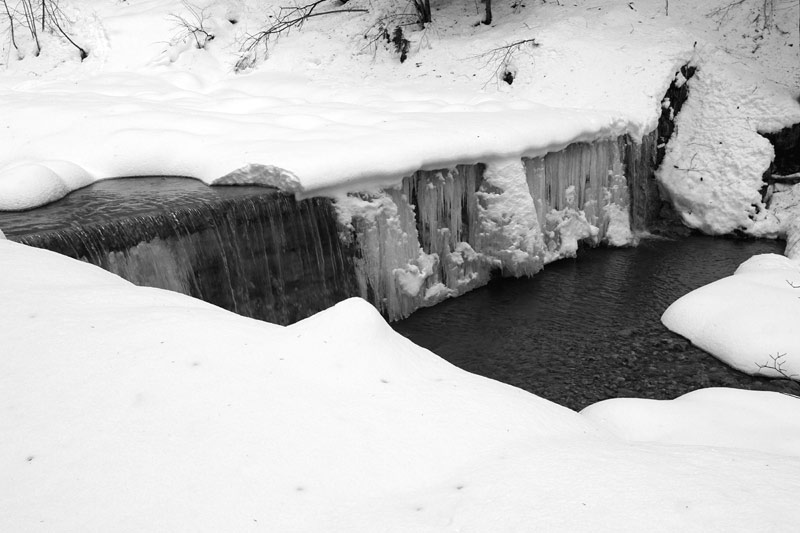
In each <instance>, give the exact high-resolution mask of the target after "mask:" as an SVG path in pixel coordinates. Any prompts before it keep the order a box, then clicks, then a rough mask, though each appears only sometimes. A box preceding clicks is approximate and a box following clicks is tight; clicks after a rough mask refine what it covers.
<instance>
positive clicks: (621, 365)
mask: <svg viewBox="0 0 800 533" xmlns="http://www.w3.org/2000/svg"><path fill="white" fill-rule="evenodd" d="M782 251H783V243H782V242H776V241H742V240H733V239H721V238H711V237H702V236H691V237H688V238H681V239H676V240H672V239H662V238H650V239H643V240H642V241H641V242H640V244H639V246H638V247H636V248H625V249H593V250H584V251H582V252H581V253H580V254H579V256H578V258H577V259H574V260H561V261H558V262H556V263H551V264H549V265H547V267H546V268H545V269H544V270H543V271H542V272H539V273H538V274H536V275H535V276H534V277H532V278H526V279H507V278H506V279H496V280H493V281H492V282H490V283H489V285H487V286H486V287H483V288H481V289H478V290H475V291H472V292H470V293H468V294H465V295H463V296H461V297H459V298H456V299H452V300H447V301H445V302H443V303H441V304H439V305H437V306H435V307H431V308H427V309H421V310H419V311H417V312H416V313H414V314H413V315H412V316H411V317H410V318H407V319H405V320H403V321H400V322H396V323H394V324H393V326H394V328H395V330H396V331H398V332H399V333H401V334H403V335H405V336H406V337H408V338H409V339H411V340H412V341H414V342H415V343H416V344H418V345H420V346H424V347H425V348H428V349H430V350H431V351H433V352H435V353H436V354H438V355H439V356H441V357H443V358H444V359H446V360H448V361H450V362H451V363H453V364H454V365H456V366H459V367H461V368H463V369H465V370H468V371H470V372H473V373H475V374H480V375H483V376H487V377H490V378H493V379H496V380H498V381H502V382H504V383H509V384H511V385H514V386H516V387H520V388H522V389H525V390H527V391H530V392H532V393H534V394H537V395H539V396H542V397H544V398H547V399H549V400H552V401H554V402H556V403H559V404H561V405H565V406H567V407H570V408H572V409H582V408H583V407H586V406H587V405H589V404H592V403H594V402H597V401H600V400H604V399H607V398H613V397H642V398H652V399H671V398H675V397H677V396H680V395H681V394H684V393H686V392H689V391H692V390H695V389H698V388H703V387H715V386H722V387H738V388H747V389H764V390H781V391H784V392H796V389H793V385H792V384H791V383H789V382H785V381H783V382H782V381H771V380H768V379H763V378H753V377H751V376H748V375H746V374H743V373H740V372H738V371H735V370H733V369H731V368H730V367H728V366H727V365H726V364H724V363H722V362H721V361H718V360H717V359H715V358H714V357H712V356H711V355H709V354H707V353H706V352H704V351H702V350H700V349H699V348H696V347H694V346H692V345H691V344H690V343H689V342H688V341H687V340H685V339H683V338H682V337H680V336H679V335H676V334H674V333H672V332H670V331H669V330H667V328H666V327H664V326H663V325H662V324H661V321H660V317H661V314H662V313H663V312H664V310H665V309H666V308H667V307H668V306H669V305H670V304H671V303H672V302H674V301H675V300H677V299H678V298H679V297H681V296H683V295H684V294H686V293H688V292H690V291H692V290H694V289H696V288H698V287H700V286H702V285H705V284H708V283H711V282H713V281H715V280H717V279H720V278H722V277H724V276H728V275H730V274H733V272H734V270H736V267H738V266H739V264H740V263H742V262H744V261H745V260H746V259H748V258H749V257H751V256H752V255H754V254H762V253H778V254H779V253H781V252H782ZM743 312H747V310H743ZM764 355H765V354H753V357H754V358H755V359H758V358H759V357H761V356H764Z"/></svg>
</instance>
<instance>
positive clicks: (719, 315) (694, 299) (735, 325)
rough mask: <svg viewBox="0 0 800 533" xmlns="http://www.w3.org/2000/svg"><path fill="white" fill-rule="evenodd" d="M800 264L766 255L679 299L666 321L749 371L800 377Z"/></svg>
mask: <svg viewBox="0 0 800 533" xmlns="http://www.w3.org/2000/svg"><path fill="white" fill-rule="evenodd" d="M799 320H800V262H798V261H797V260H794V261H793V260H791V259H789V258H787V257H784V256H781V255H776V254H762V255H756V256H754V257H751V258H750V259H748V260H747V261H745V262H744V263H742V264H741V265H740V266H739V268H738V269H736V272H735V273H734V274H733V275H732V276H728V277H726V278H723V279H721V280H718V281H715V282H714V283H711V284H709V285H706V286H704V287H701V288H699V289H697V290H695V291H692V292H690V293H689V294H687V295H685V296H683V297H682V298H680V299H678V300H677V301H676V302H675V303H673V304H672V305H671V306H670V307H669V308H667V310H666V311H665V312H664V314H663V316H662V317H661V321H662V322H663V323H664V325H665V326H667V327H668V328H669V329H671V330H672V331H674V332H676V333H679V334H681V335H683V336H684V337H686V338H688V339H689V340H690V341H692V343H693V344H695V345H697V346H699V347H700V348H702V349H703V350H705V351H707V352H709V353H711V354H712V355H715V356H716V357H718V358H720V359H722V360H723V361H725V362H726V363H728V364H730V365H731V366H733V367H734V368H736V369H738V370H741V371H742V372H746V373H748V374H762V375H765V376H769V377H783V378H792V379H796V380H800V328H799V327H798V324H799V323H800V322H798V321H799Z"/></svg>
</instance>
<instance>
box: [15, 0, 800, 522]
mask: <svg viewBox="0 0 800 533" xmlns="http://www.w3.org/2000/svg"><path fill="white" fill-rule="evenodd" d="M8 5H9V7H10V8H12V9H14V8H15V6H18V4H15V2H14V1H9V2H8ZM277 5H281V4H280V3H273V2H256V1H254V0H253V1H241V2H240V1H233V0H231V1H218V2H198V3H197V4H190V5H187V4H182V3H181V2H178V1H173V0H145V1H137V0H127V1H116V0H105V1H100V0H72V1H66V0H62V2H60V7H61V9H62V10H63V13H64V17H65V19H64V20H67V21H68V24H67V26H68V32H69V34H70V35H71V36H72V37H73V39H75V40H76V42H78V43H79V44H80V45H81V46H84V47H85V48H86V49H87V50H88V52H89V54H88V57H87V58H86V59H85V60H84V61H80V58H79V55H78V52H77V49H76V48H74V47H72V46H71V45H69V44H68V43H66V42H65V41H64V39H62V38H60V37H57V36H56V35H51V34H49V33H48V32H44V33H43V34H41V35H40V43H41V53H40V54H39V55H38V56H36V55H35V54H34V53H33V44H32V43H31V42H30V39H29V35H28V34H26V31H25V29H24V28H21V27H20V26H19V25H17V26H16V32H15V42H16V44H17V48H15V47H14V46H13V45H12V42H11V36H10V32H9V31H8V28H7V26H4V25H6V24H7V19H6V18H4V16H3V14H4V9H5V8H4V5H0V37H2V39H1V40H0V52H2V53H0V209H7V210H8V209H23V208H30V207H34V206H37V205H41V204H43V203H47V202H49V201H53V200H55V199H57V198H59V197H62V196H63V195H65V194H67V193H68V192H69V191H71V190H74V189H76V188H79V187H82V186H85V185H86V184H88V183H91V182H93V181H95V180H98V179H105V178H113V177H122V176H140V175H181V176H190V177H194V178H197V179H201V180H203V181H205V182H207V183H214V182H215V181H217V182H218V181H252V182H257V183H265V184H275V185H278V186H281V187H283V188H285V189H287V190H291V191H295V192H297V193H298V195H300V196H303V195H313V194H317V193H322V192H324V193H327V194H336V193H341V192H343V191H345V190H361V189H366V188H370V187H375V186H378V185H383V186H386V185H390V184H393V183H397V182H398V181H399V180H400V179H401V178H402V177H403V176H404V175H407V174H408V173H410V172H412V171H414V170H417V169H420V168H441V167H443V166H447V165H450V164H454V163H469V162H477V161H481V162H485V163H489V164H491V163H492V162H495V161H504V160H508V159H509V158H519V157H521V156H535V155H541V154H543V153H545V152H547V151H552V150H558V149H560V148H562V147H564V146H566V145H567V144H569V143H571V142H574V141H579V140H594V139H602V138H610V137H615V136H617V135H620V134H623V133H630V134H631V135H633V136H634V137H637V138H638V137H641V135H643V134H645V133H647V132H648V131H650V130H652V129H653V128H654V127H655V124H656V121H657V119H658V116H659V113H660V109H661V98H662V96H663V94H664V92H665V91H666V88H667V87H668V86H669V84H670V83H671V82H672V80H673V78H674V75H675V72H676V71H677V70H678V68H679V67H680V66H681V65H684V64H686V63H689V62H691V63H692V64H693V65H696V66H697V67H698V73H697V74H696V76H695V78H693V79H692V80H690V82H689V83H690V91H693V92H692V93H691V95H692V96H691V97H690V99H689V101H688V102H687V104H686V105H685V106H684V109H683V111H682V112H681V114H680V115H679V116H678V118H677V128H678V129H677V132H676V135H675V136H674V138H673V140H672V141H671V142H670V144H669V145H668V146H667V156H666V159H665V164H664V165H663V166H662V170H661V171H660V172H659V179H660V181H661V183H662V185H663V186H664V188H665V190H666V191H667V192H668V194H669V196H670V198H671V199H672V200H673V201H674V203H675V206H676V208H677V210H678V212H679V214H680V215H681V217H682V219H683V220H684V222H685V223H686V224H687V225H689V226H691V227H695V228H698V229H701V230H703V231H706V232H709V233H727V232H730V231H733V230H739V231H743V232H745V233H749V234H752V235H755V236H770V237H774V236H780V237H785V238H788V239H789V242H795V241H797V239H798V238H800V237H798V235H800V223H798V217H797V215H796V213H795V212H793V209H794V208H793V207H792V206H794V205H796V204H797V202H796V200H795V199H796V198H797V195H800V190H799V189H798V188H797V186H796V187H795V188H794V189H790V190H788V191H786V192H785V193H781V194H782V196H781V195H776V196H777V197H778V198H779V201H776V205H777V206H778V207H775V208H773V207H771V206H766V205H764V204H763V202H762V201H761V197H760V193H759V189H760V186H761V175H762V174H763V172H764V171H765V170H766V169H767V167H768V165H769V162H770V160H771V159H772V148H771V147H770V146H769V143H767V142H766V141H765V140H764V139H763V138H762V137H760V136H759V135H758V134H757V131H775V130H778V129H780V128H781V127H784V126H787V125H790V124H792V123H796V122H800V104H798V101H797V97H798V94H799V93H800V91H799V90H798V87H800V67H799V66H798V65H800V35H798V31H799V28H798V20H799V19H800V13H798V10H800V7H799V6H798V2H797V1H796V0H794V1H789V0H775V1H774V2H773V3H772V4H771V5H774V12H773V13H772V18H771V19H769V20H768V21H767V23H766V24H764V19H763V18H762V17H761V16H762V15H763V13H762V11H761V9H762V7H763V5H765V4H764V2H762V1H760V0H759V1H756V0H745V1H744V2H741V3H736V2H733V3H732V2H730V1H728V0H725V1H722V0H713V1H709V2H694V1H688V0H683V1H675V0H673V1H672V2H669V3H668V5H669V15H668V16H667V15H666V14H665V7H666V3H665V2H662V1H660V0H658V1H656V0H648V1H634V2H623V1H618V0H596V1H591V0H589V1H567V0H561V1H560V2H556V1H552V2H546V3H542V2H539V1H530V2H527V3H519V2H515V3H511V2H509V3H502V4H501V3H497V5H495V6H494V15H495V20H494V23H493V24H492V25H491V26H486V25H481V24H475V23H476V22H478V21H479V20H480V18H481V16H482V14H481V11H482V6H481V5H480V4H475V3H472V2H463V3H450V4H446V5H439V4H434V5H433V8H434V11H433V19H434V22H433V23H431V24H429V25H428V26H427V27H426V28H425V29H424V30H423V29H419V28H417V27H415V26H414V25H404V26H402V27H403V29H404V33H405V35H406V37H407V38H408V41H409V52H408V58H407V59H406V60H405V61H404V62H402V63H401V62H400V58H399V55H398V54H397V53H395V51H394V50H393V49H392V46H391V45H390V44H388V43H386V42H385V41H383V40H381V39H380V38H378V39H373V37H375V36H376V35H377V34H376V33H375V32H376V28H377V26H376V23H378V22H380V21H381V20H385V21H388V22H390V24H389V28H390V30H391V29H392V28H393V27H394V26H396V25H397V24H399V23H403V24H405V22H407V21H408V17H406V16H402V15H398V14H400V13H403V12H409V11H410V8H409V6H407V5H406V4H400V3H396V4H395V3H390V2H388V1H386V0H374V1H372V2H368V1H366V0H350V2H348V3H347V4H346V5H345V7H346V8H350V9H367V10H368V11H367V12H366V13H362V12H352V13H339V14H333V15H325V16H320V17H316V18H313V19H310V20H309V21H308V22H307V23H306V24H305V25H304V27H303V28H302V29H295V30H293V31H292V32H291V33H290V34H288V35H284V36H281V37H280V39H278V40H277V41H274V42H271V43H270V46H269V55H268V57H264V53H263V50H262V53H261V55H260V56H259V57H257V58H256V62H255V63H254V65H253V66H252V67H251V68H248V69H246V70H244V71H241V72H238V73H237V72H234V65H235V64H236V62H237V61H238V60H239V59H240V58H241V52H240V50H241V44H242V43H243V42H245V40H246V38H247V35H248V34H252V33H253V32H255V31H258V29H259V28H262V27H263V26H264V20H266V19H267V17H268V16H269V13H273V14H274V13H276V11H275V6H277ZM192 6H194V7H192ZM324 7H325V8H326V9H336V8H339V4H337V3H334V2H331V3H330V5H328V4H325V6H324ZM201 10H203V11H202V13H204V15H199V18H196V19H195V18H193V17H195V16H196V15H194V14H193V12H194V13H200V12H201ZM176 16H177V17H183V18H184V19H185V20H189V21H192V20H195V21H197V22H199V21H202V23H203V27H204V28H207V29H208V31H209V32H210V33H213V34H214V35H215V38H214V39H213V40H211V41H208V42H207V43H206V46H205V47H204V48H202V49H200V48H197V47H196V46H195V45H194V44H193V43H195V42H196V41H195V39H194V38H192V37H191V36H189V35H187V34H186V32H185V28H183V27H182V26H181V24H180V23H179V22H178V21H177V18H176ZM756 17H759V18H756ZM392 31H393V30H392ZM365 35H366V37H365ZM527 39H535V41H536V43H537V44H538V46H532V45H531V44H530V43H528V44H525V45H521V46H519V47H518V48H514V50H513V53H512V54H511V57H509V58H506V60H505V61H503V57H502V53H503V52H502V51H501V52H500V54H501V55H500V56H499V55H498V52H497V51H494V52H493V50H495V49H497V48H498V47H503V46H506V45H509V44H511V43H514V42H518V41H522V40H527ZM507 72H509V73H511V74H513V77H514V80H513V83H512V84H510V85H509V84H508V83H506V82H505V81H503V80H502V79H501V78H502V76H503V75H504V74H505V73H507ZM0 230H2V228H0ZM1 235H2V234H1V233H0V236H1ZM793 239H794V240H793ZM787 255H788V256H789V257H780V256H761V257H756V258H753V259H751V260H750V261H748V262H746V263H745V264H744V265H742V266H741V267H740V269H739V270H738V271H737V273H736V274H735V275H734V276H732V277H730V278H726V279H725V280H720V281H719V282H717V283H715V284H712V285H709V286H707V287H704V288H702V289H700V290H698V291H696V292H695V293H692V294H690V295H688V296H687V297H685V298H683V299H681V300H679V301H678V302H676V304H675V305H674V306H673V307H672V308H670V310H668V311H667V313H665V316H664V322H665V324H666V325H667V326H668V327H670V328H671V329H674V330H676V331H678V332H680V333H682V334H684V335H685V336H687V337H688V338H690V339H692V341H693V342H695V343H696V344H698V345H699V346H701V347H703V348H704V349H706V350H708V351H710V352H711V353H714V354H715V355H717V356H718V357H720V358H723V359H725V360H727V361H729V362H730V363H731V364H732V365H734V366H736V367H737V368H739V369H741V370H743V371H746V372H751V373H758V372H767V373H768V374H769V370H766V371H765V369H763V368H760V367H759V366H758V365H759V364H762V363H769V360H768V359H767V358H768V356H769V355H770V354H772V355H775V357H778V356H780V359H779V361H780V364H781V366H780V369H781V370H782V371H783V372H784V373H785V374H787V375H792V374H800V335H798V334H797V328H796V324H797V323H798V321H799V320H800V289H796V288H795V286H797V287H800V264H799V263H798V260H799V259H800V246H797V247H796V248H794V251H792V249H791V248H790V249H789V250H787ZM0 302H2V303H0V413H2V414H0V472H2V474H3V480H4V481H3V483H0V529H2V530H4V531H6V530H7V531H34V530H39V531H83V530H86V531H93V530H97V531H143V530H144V531H239V530H256V531H365V532H367V531H369V532H374V531H415V532H416V531H504V532H505V531H529V530H543V531H644V530H647V531H793V530H794V529H795V528H796V524H797V523H798V521H800V511H798V507H797V501H798V500H799V499H800V399H798V398H794V397H791V396H788V395H782V394H776V393H767V392H752V391H740V390H732V389H706V390H700V391H696V392H694V393H691V394H688V395H686V396H683V397H681V398H678V399H675V400H671V401H650V400H637V399H611V400H607V401H605V402H601V403H599V404H596V405H593V406H590V407H589V408H587V409H585V410H584V411H583V412H581V413H575V412H573V411H570V410H568V409H566V408H563V407H560V406H558V405H555V404H553V403H551V402H548V401H546V400H543V399H541V398H539V397H537V396H535V395H531V394H528V393H526V392H523V391H521V390H518V389H515V388H513V387H510V386H506V385H503V384H500V383H497V382H494V381H492V380H488V379H485V378H482V377H478V376H475V375H472V374H469V373H466V372H464V371H461V370H459V369H458V368H456V367H453V366H452V365H450V364H448V363H446V362H444V361H443V360H442V359H440V358H438V357H437V356H436V355H434V354H432V353H431V352H429V351H427V350H425V349H422V348H419V347H417V346H415V345H414V344H413V343H411V342H410V341H408V340H406V339H404V338H402V337H401V336H399V335H398V334H396V333H394V332H393V331H392V330H391V328H389V326H388V325H387V324H386V323H385V321H384V320H383V319H382V318H381V317H380V315H379V314H378V313H377V312H376V311H375V310H374V309H373V308H372V307H370V306H369V305H368V304H366V303H365V302H363V301H361V300H356V299H353V300H348V301H346V302H343V303H341V304H339V305H337V306H335V307H333V308H331V309H329V310H326V311H324V312H322V313H319V314H318V315H315V316H314V317H311V318H309V319H306V320H304V321H302V322H300V323H298V324H295V325H293V326H289V327H285V328H284V327H280V326H275V325H271V324H267V323H263V322H258V321H254V320H251V319H247V318H243V317H240V316H237V315H234V314H231V313H228V312H226V311H223V310H221V309H219V308H216V307H214V306H212V305H209V304H206V303H203V302H200V301H197V300H194V299H191V298H189V297H186V296H183V295H179V294H175V293H170V292H167V291H162V290H158V289H150V288H141V287H136V286H134V285H132V284H130V283H128V282H126V281H124V280H122V279H120V278H118V277H116V276H114V275H112V274H110V273H107V272H104V271H102V270H100V269H98V268H96V267H94V266H91V265H87V264H84V263H80V262H77V261H73V260H71V259H68V258H65V257H61V256H59V255H57V254H53V253H50V252H47V251H42V250H37V249H32V248H28V247H25V246H22V245H19V244H16V243H12V242H10V241H7V240H3V239H2V238H0ZM753 352H755V353H757V357H754V356H752V353H753ZM780 354H785V355H782V356H781V355H780ZM762 359H763V361H762ZM776 364H777V363H776ZM774 373H775V372H773V374H774Z"/></svg>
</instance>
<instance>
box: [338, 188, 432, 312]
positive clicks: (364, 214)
mask: <svg viewBox="0 0 800 533" xmlns="http://www.w3.org/2000/svg"><path fill="white" fill-rule="evenodd" d="M336 208H337V211H338V214H339V221H340V223H342V224H344V225H345V226H346V227H349V228H352V232H351V233H350V234H349V235H348V234H347V233H345V234H344V235H343V238H344V239H345V240H346V241H349V243H350V244H351V245H352V246H354V247H355V249H356V254H355V258H354V262H355V267H356V276H357V279H358V282H359V287H360V292H361V296H362V297H363V298H364V299H366V300H368V301H370V302H372V303H373V305H375V307H377V308H378V309H379V310H380V311H381V312H382V313H384V314H385V315H386V316H387V317H388V318H389V319H390V320H396V319H398V318H402V317H405V316H408V315H409V314H411V312H412V311H414V310H415V309H417V308H418V307H420V305H421V304H422V301H423V299H424V296H425V295H424V291H423V290H422V289H423V287H424V286H425V281H426V280H427V278H428V277H430V276H431V275H432V274H433V271H434V265H435V264H436V263H438V261H439V257H438V255H437V254H427V253H425V252H424V251H423V250H422V249H421V248H420V246H419V240H418V233H417V226H416V220H415V217H414V208H413V207H412V205H411V204H410V203H409V201H408V197H407V196H406V195H405V194H404V193H403V192H402V191H400V190H397V189H390V190H386V191H378V192H374V193H368V194H367V193H363V194H360V195H356V196H352V195H350V196H343V197H340V198H337V200H336Z"/></svg>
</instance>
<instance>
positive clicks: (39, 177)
mask: <svg viewBox="0 0 800 533" xmlns="http://www.w3.org/2000/svg"><path fill="white" fill-rule="evenodd" d="M93 181H95V178H94V177H92V176H91V175H90V174H89V173H88V172H87V171H86V170H84V169H83V168H81V167H79V166H78V165H76V164H74V163H70V162H69V161H42V162H40V163H28V164H17V165H11V166H9V167H5V168H0V211H22V210H25V209H32V208H34V207H38V206H40V205H43V204H46V203H49V202H52V201H54V200H58V199H59V198H63V197H64V196H65V195H66V194H68V193H70V192H72V191H74V190H76V189H80V188H81V187H85V186H86V185H89V184H90V183H92V182H93Z"/></svg>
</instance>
